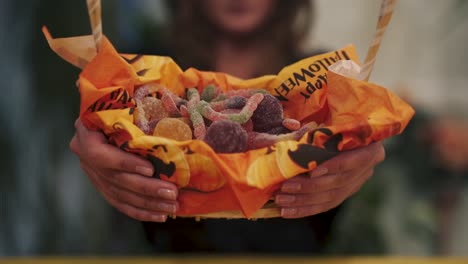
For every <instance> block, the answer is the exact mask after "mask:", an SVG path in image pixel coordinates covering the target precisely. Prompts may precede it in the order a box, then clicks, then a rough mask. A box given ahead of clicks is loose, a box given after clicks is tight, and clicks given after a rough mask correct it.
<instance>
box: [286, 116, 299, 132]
mask: <svg viewBox="0 0 468 264" xmlns="http://www.w3.org/2000/svg"><path fill="white" fill-rule="evenodd" d="M282 124H283V126H284V127H285V128H287V129H289V130H292V131H295V130H298V129H299V128H301V122H299V121H297V120H296V119H292V118H285V119H283V122H282Z"/></svg>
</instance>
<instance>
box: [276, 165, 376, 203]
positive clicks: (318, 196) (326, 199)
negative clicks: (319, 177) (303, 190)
mask: <svg viewBox="0 0 468 264" xmlns="http://www.w3.org/2000/svg"><path fill="white" fill-rule="evenodd" d="M372 174H373V170H372V169H369V170H367V171H365V172H364V173H363V176H361V177H359V178H358V180H356V181H354V182H351V183H350V184H348V185H346V186H344V187H341V188H336V189H331V190H327V191H323V192H317V193H307V194H284V193H280V194H278V195H276V196H275V202H276V204H278V205H279V206H280V207H304V206H309V205H319V204H324V203H330V202H338V203H341V202H342V201H344V200H345V199H347V198H348V197H349V196H351V195H352V194H353V193H354V192H356V191H357V190H359V188H360V187H361V186H362V185H363V184H364V183H365V182H366V180H367V179H368V178H369V177H370V175H372Z"/></svg>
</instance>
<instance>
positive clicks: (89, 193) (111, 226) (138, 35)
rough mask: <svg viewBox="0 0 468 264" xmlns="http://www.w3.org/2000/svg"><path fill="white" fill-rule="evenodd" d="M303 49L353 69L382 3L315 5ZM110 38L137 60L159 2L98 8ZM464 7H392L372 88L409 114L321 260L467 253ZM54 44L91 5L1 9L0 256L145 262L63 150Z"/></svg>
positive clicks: (155, 37)
mask: <svg viewBox="0 0 468 264" xmlns="http://www.w3.org/2000/svg"><path fill="white" fill-rule="evenodd" d="M315 4H316V11H315V13H314V18H315V19H314V21H315V25H314V27H313V30H312V31H311V33H310V35H309V40H308V46H310V48H315V47H320V48H326V49H330V50H331V49H336V48H340V47H342V46H345V45H346V44H348V43H354V44H355V45H356V47H357V50H358V54H359V55H360V58H361V60H363V59H364V57H365V54H366V52H367V47H368V45H369V43H370V41H371V40H372V37H373V33H374V30H375V24H376V19H377V14H378V11H379V7H380V1H375V0H353V1H345V0H317V1H315ZM103 5H104V6H103V26H104V32H105V34H106V35H107V36H108V38H109V39H110V40H111V41H112V43H113V44H114V45H115V46H116V48H117V50H119V51H120V52H122V53H138V52H139V51H140V50H141V49H142V47H148V46H149V45H151V43H155V45H157V42H158V41H159V40H160V34H159V32H160V29H161V28H163V27H164V25H165V23H166V21H167V18H168V16H169V13H168V11H167V8H166V7H165V6H164V2H163V1H156V0H137V1H134V0H115V1H103ZM467 14H468V1H463V0H447V1H439V0H412V1H399V3H398V5H397V8H396V11H395V14H394V17H393V19H392V21H391V24H390V27H389V30H388V32H387V34H386V36H385V38H384V41H383V45H382V47H381V51H380V53H379V55H378V58H377V63H376V65H375V68H374V73H373V76H372V78H371V81H372V82H375V83H378V84H381V85H382V86H384V87H386V88H388V89H390V90H393V91H395V92H396V93H397V94H398V95H400V96H401V97H403V98H405V99H406V100H407V101H408V102H410V103H411V104H412V105H413V106H414V107H415V108H416V110H417V115H416V116H415V118H414V119H413V120H412V122H411V123H410V125H409V127H408V128H407V130H406V131H405V133H404V134H403V135H401V136H397V137H394V138H392V139H390V140H388V141H386V142H385V144H386V151H387V159H386V161H385V162H384V163H383V164H382V165H380V166H379V167H378V168H377V170H376V172H375V175H374V177H373V178H372V179H371V180H370V181H369V182H368V183H366V184H365V185H364V187H363V188H362V189H361V191H360V192H358V193H357V194H356V195H355V196H353V197H352V198H351V199H350V200H348V201H347V202H346V203H345V204H344V206H343V210H341V212H340V214H339V216H338V220H337V221H336V223H335V227H334V228H333V233H332V234H330V237H329V239H328V245H327V254H329V255H343V254H346V255H348V254H349V255H368V254H372V255H418V256H420V255H422V256H426V255H429V256H430V255H455V256H463V255H464V256H468V227H467V226H466V223H468V177H467V176H468V175H467V174H468V173H467V171H468V170H467V167H468V166H467V163H468V155H466V154H468V151H467V149H468V147H467V144H468V90H467V83H468V75H467V73H468V72H467V67H468V55H467V54H468V53H466V52H465V48H464V47H466V43H467V42H468V15H467ZM42 25H47V26H48V28H49V29H50V31H51V33H52V35H53V36H54V37H68V36H77V35H87V34H90V27H89V20H88V15H87V9H86V3H85V1H58V0H42V1H39V0H24V1H13V0H2V1H0V56H1V57H2V58H3V59H2V61H1V62H0V79H1V80H2V86H3V88H2V92H3V94H2V96H1V97H0V107H1V111H0V124H2V127H3V129H2V137H1V138H0V146H1V149H2V150H3V151H2V152H1V153H0V155H1V159H0V256H18V255H142V254H145V255H146V254H152V251H151V248H150V247H149V245H148V244H147V242H146V240H145V237H144V234H143V229H142V228H141V224H140V223H139V222H137V221H134V220H132V219H129V218H127V217H126V216H124V215H121V214H118V213H116V212H115V211H114V209H113V208H111V207H110V206H108V204H107V203H106V202H105V201H104V200H103V199H102V198H101V197H100V195H99V194H98V193H97V191H96V190H95V189H94V188H93V186H92V185H91V184H90V182H89V181H88V179H87V177H86V176H85V175H84V174H83V172H82V171H81V169H80V167H79V160H78V159H77V158H76V157H75V156H74V155H73V154H72V153H71V151H70V150H69V147H68V143H69V140H70V139H71V137H72V136H73V133H74V127H73V124H74V121H75V119H76V117H77V115H78V109H79V95H78V92H77V89H76V87H75V85H74V84H75V81H76V79H77V78H78V74H79V70H78V69H76V68H74V67H73V66H71V65H69V64H68V63H67V62H65V61H63V60H61V59H60V58H59V57H58V56H57V55H56V54H55V53H53V52H52V51H51V50H50V49H49V47H48V45H47V42H46V41H45V39H44V37H43V35H42V33H41V31H40V29H41V26H42Z"/></svg>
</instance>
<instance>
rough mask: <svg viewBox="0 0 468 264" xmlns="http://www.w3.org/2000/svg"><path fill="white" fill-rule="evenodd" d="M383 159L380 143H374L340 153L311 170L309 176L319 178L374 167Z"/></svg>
mask: <svg viewBox="0 0 468 264" xmlns="http://www.w3.org/2000/svg"><path fill="white" fill-rule="evenodd" d="M384 159H385V149H384V148H383V145H382V143H380V142H375V143H372V144H370V145H368V146H365V147H362V148H358V149H354V150H349V151H344V152H341V153H340V154H338V155H337V156H336V157H334V158H332V159H330V160H328V161H325V162H324V163H322V164H320V165H319V166H318V167H317V168H315V169H314V170H312V171H311V173H310V176H311V177H320V176H323V175H325V174H329V173H339V172H346V171H351V170H355V169H356V168H359V167H368V166H369V165H372V166H375V165H376V164H378V163H380V162H382V161H383V160H384Z"/></svg>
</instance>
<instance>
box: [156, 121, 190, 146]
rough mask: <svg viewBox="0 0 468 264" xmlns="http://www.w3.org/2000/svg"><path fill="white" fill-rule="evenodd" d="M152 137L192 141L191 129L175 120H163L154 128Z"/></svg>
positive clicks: (182, 122)
mask: <svg viewBox="0 0 468 264" xmlns="http://www.w3.org/2000/svg"><path fill="white" fill-rule="evenodd" d="M153 135H154V136H158V137H165V138H170V139H174V140H178V141H184V140H190V139H192V129H190V126H189V125H187V124H186V123H185V122H184V121H181V120H179V119H177V118H164V119H161V120H160V121H159V122H158V124H157V125H156V127H155V128H154V132H153Z"/></svg>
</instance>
